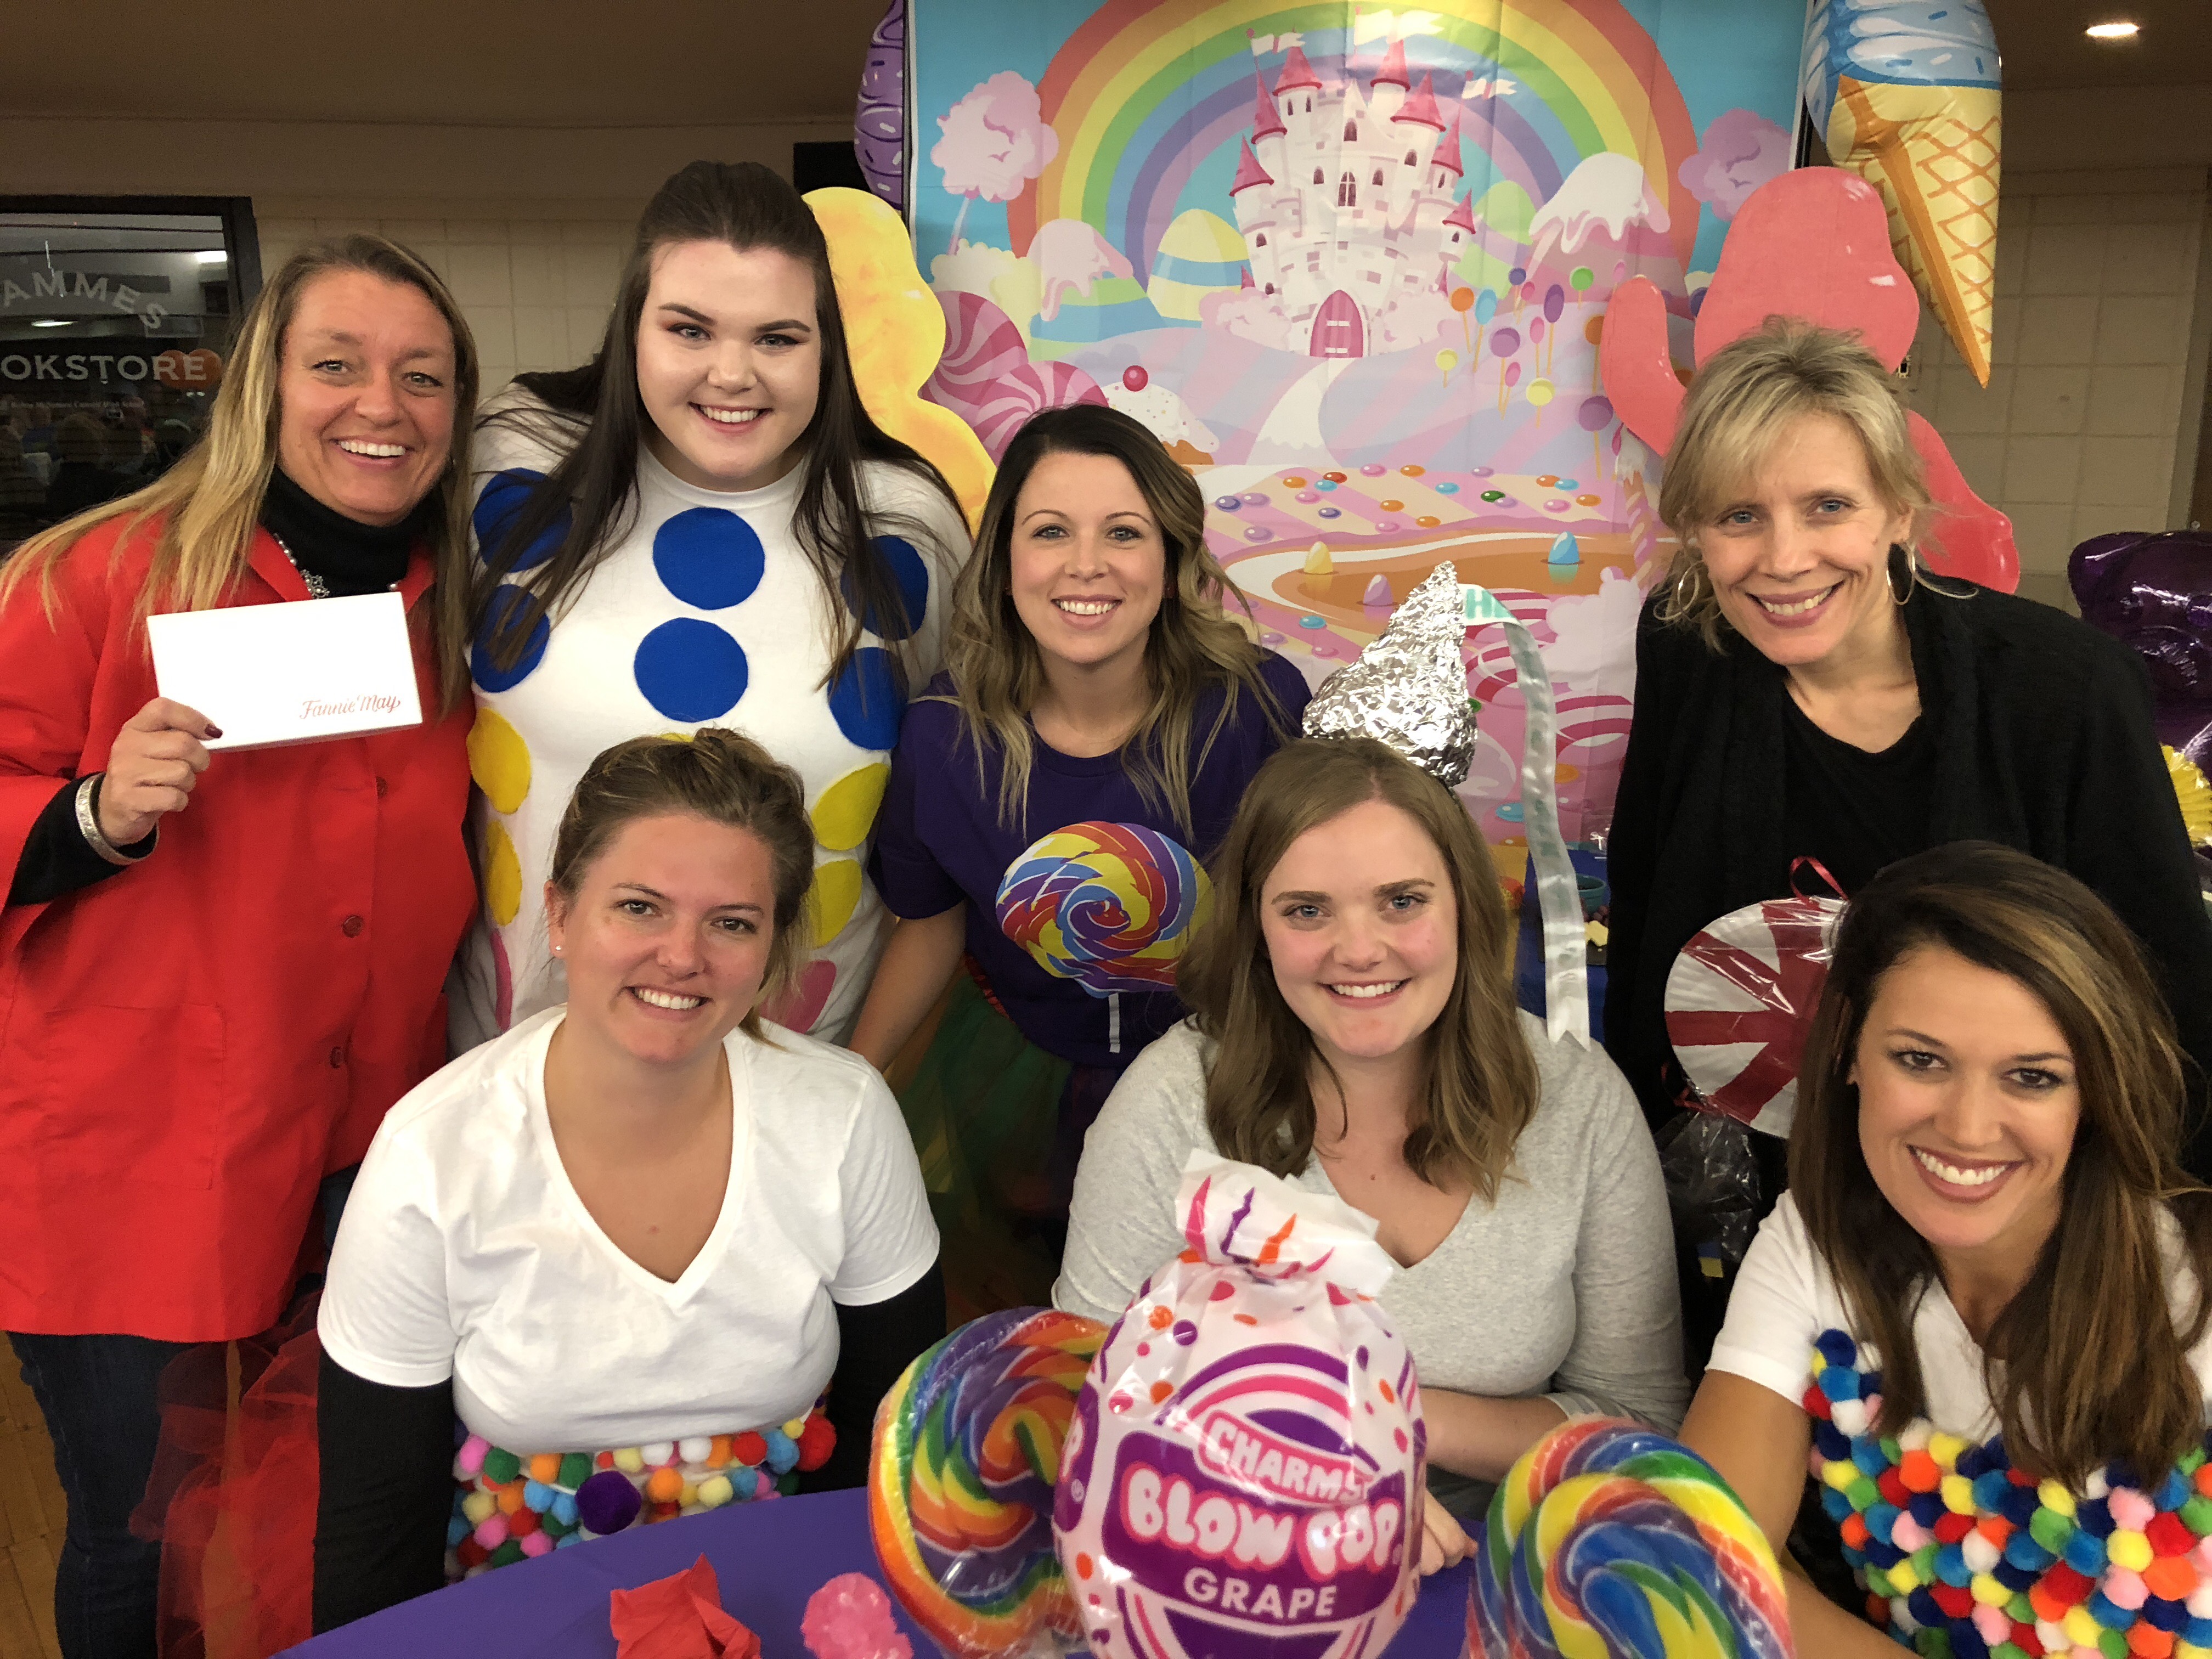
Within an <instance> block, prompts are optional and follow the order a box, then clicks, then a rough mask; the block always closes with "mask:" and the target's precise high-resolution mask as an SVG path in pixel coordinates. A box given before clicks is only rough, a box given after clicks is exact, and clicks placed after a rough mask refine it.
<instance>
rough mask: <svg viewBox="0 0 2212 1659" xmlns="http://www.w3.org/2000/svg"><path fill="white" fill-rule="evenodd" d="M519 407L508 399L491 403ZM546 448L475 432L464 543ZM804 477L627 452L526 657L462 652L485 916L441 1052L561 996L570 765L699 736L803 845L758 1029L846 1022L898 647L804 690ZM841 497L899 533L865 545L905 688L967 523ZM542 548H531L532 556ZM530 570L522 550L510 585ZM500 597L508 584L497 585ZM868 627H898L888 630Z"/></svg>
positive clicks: (521, 487)
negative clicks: (577, 583)
mask: <svg viewBox="0 0 2212 1659" xmlns="http://www.w3.org/2000/svg"><path fill="white" fill-rule="evenodd" d="M535 407H538V404H536V401H535V400H534V399H533V398H531V397H530V395H529V394H528V393H527V392H523V391H521V390H520V388H516V389H513V390H510V391H509V392H505V393H502V394H501V397H500V398H497V399H495V401H494V403H493V404H492V405H491V409H492V410H501V409H524V410H527V409H532V408H535ZM562 453H564V452H563V450H562V447H556V446H550V445H548V444H546V443H544V442H542V441H538V439H537V438H536V437H534V436H533V435H531V434H528V433H525V432H520V431H518V430H517V429H515V428H513V426H511V425H509V424H507V423H506V422H494V423H493V424H491V425H489V426H486V427H484V428H483V429H482V430H481V431H480V432H479V433H478V434H477V438H476V447H475V454H474V460H473V465H474V466H475V469H476V483H477V490H478V495H477V509H476V515H475V516H476V531H477V538H478V539H479V540H480V541H481V540H482V539H483V538H486V537H487V536H489V538H491V539H492V541H493V542H494V543H495V544H497V543H498V542H499V541H500V540H501V538H503V535H504V527H505V526H507V525H510V524H512V523H513V515H514V514H515V513H518V512H519V511H520V507H521V503H522V501H523V500H524V498H525V497H526V495H527V493H528V489H529V486H530V484H531V483H534V482H535V481H536V480H537V479H538V478H540V477H544V475H545V474H547V473H548V472H550V471H551V470H552V469H553V467H554V466H555V465H557V463H558V462H559V460H560V459H561V456H562ZM804 471H805V469H804V468H801V467H794V468H793V470H792V471H790V472H788V473H787V474H785V476H784V477H781V478H780V479H778V480H777V481H776V482H775V483H773V484H770V485H769V487H768V488H767V489H756V490H745V491H739V492H731V493H723V492H720V491H716V490H708V489H696V488H694V487H693V486H692V485H690V484H687V483H684V482H683V481H682V480H681V479H679V478H678V477H676V476H675V475H674V474H673V473H671V472H670V471H668V469H667V468H665V467H664V466H662V465H660V463H659V462H658V461H656V460H655V459H653V456H652V454H651V453H649V452H648V451H647V450H646V449H645V448H644V447H642V446H641V447H640V448H639V451H638V458H637V502H636V513H635V517H634V519H633V520H632V521H631V523H630V526H629V532H628V533H627V534H626V535H625V536H624V537H623V539H622V540H621V541H620V542H619V543H618V544H616V545H615V546H614V547H613V548H611V549H610V550H608V552H607V553H606V556H605V558H603V559H602V560H601V561H600V562H599V564H598V565H597V566H596V567H595V568H593V569H592V572H591V574H590V575H589V577H588V578H586V580H585V582H584V583H583V585H582V586H581V587H580V588H578V589H576V590H574V592H571V594H570V595H569V598H568V601H567V603H566V608H565V609H564V610H562V611H559V612H557V613H556V615H555V617H554V618H553V622H552V625H551V627H550V630H548V631H547V633H546V634H545V635H544V640H543V642H542V644H541V643H538V642H536V641H533V642H532V646H531V647H530V649H529V650H528V651H526V653H524V655H523V656H522V657H521V658H520V659H519V660H518V661H517V662H516V664H515V665H513V667H512V668H509V669H506V670H501V669H500V668H499V667H498V666H497V665H495V664H493V663H491V662H490V661H489V659H488V658H487V656H486V654H485V653H483V652H482V651H481V650H479V651H478V652H477V653H475V654H474V655H473V656H472V657H471V663H470V666H471V678H472V679H473V681H474V685H475V690H476V701H477V711H478V713H477V725H476V729H475V731H474V732H472V733H471V736H470V739H469V759H470V770H471V773H472V775H474V776H475V779H476V781H477V787H478V788H479V789H481V790H482V792H483V798H484V801H485V803H486V804H487V809H488V810H484V811H482V812H481V815H480V822H479V823H478V825H477V834H478V836H479V840H480V846H481V867H482V869H483V872H484V907H483V914H482V915H481V916H480V917H479V919H478V922H477V927H476V928H475V930H474V931H473V932H472V933H471V937H470V939H469V942H468V944H467V945H466V946H465V948H464V950H463V953H462V957H461V963H460V969H459V972H458V973H457V974H456V975H455V976H454V981H455V982H454V985H453V991H454V993H455V994H454V995H453V1000H452V1020H451V1024H452V1040H453V1050H454V1052H455V1053H457V1054H458V1053H460V1052H462V1051H463V1050H465V1049H466V1048H471V1047H472V1046H473V1045H475V1044H477V1043H478V1042H484V1041H486V1040H487V1039H489V1038H490V1037H493V1036H497V1035H498V1034H499V1033H500V1032H501V1031H503V1030H506V1029H507V1027H508V1026H509V1025H511V1024H514V1023H515V1022H516V1021H518V1020H521V1019H526V1018H528V1017H529V1016H530V1015H532V1014H534V1013H536V1012H538V1011H539V1010H541V1009H544V1008H550V1007H554V1006H557V1005H559V1004H561V1003H562V1002H565V1001H566V1000H568V979H567V975H566V974H565V973H564V972H563V971H562V966H561V964H560V963H558V962H557V961H556V960H555V959H554V957H553V956H552V953H551V951H550V949H549V948H548V945H547V940H546V936H545V915H544V903H543V902H542V899H541V895H542V894H543V892H544V887H545V878H546V876H547V875H548V873H549V872H550V870H551V868H552V863H553V841H554V836H555V835H556V832H557V831H558V830H559V829H560V825H561V815H562V811H565V810H566V808H567V806H568V796H569V794H570V793H571V792H572V791H574V788H575V787H576V781H577V780H578V779H579V778H580V777H581V776H582V775H583V774H584V769H585V768H586V766H588V765H590V764H591V763H592V760H593V759H594V758H595V757H597V756H598V755H599V753H600V751H601V750H605V749H608V748H610V747H611V746H612V745H614V744H617V743H622V742H624V741H626V740H628V739H629V738H638V737H647V736H651V735H653V734H655V733H659V732H677V733H690V732H695V731H696V730H697V729H698V728H699V727H700V726H729V727H732V728H734V729H735V730H737V731H739V732H744V734H745V735H746V736H747V737H749V738H752V739H753V740H754V741H755V742H757V743H758V744H760V745H761V746H762V747H763V748H764V749H766V750H768V751H769V754H771V755H773V756H775V758H776V759H777V760H779V761H781V762H782V763H784V764H785V765H787V766H788V767H791V768H792V769H793V770H795V771H796V772H797V773H798V774H799V781H800V782H801V783H802V784H803V785H804V786H805V790H806V810H807V814H808V816H809V817H810V818H811V820H812V821H813V824H814V832H815V840H816V842H817V846H816V849H815V855H814V856H815V880H814V892H813V899H814V907H813V911H812V916H813V928H814V936H813V938H812V939H811V941H810V945H811V948H812V959H811V961H809V962H808V963H807V964H806V966H805V969H803V970H802V972H801V974H800V977H799V987H798V989H797V991H796V993H795V994H794V995H793V999H792V1000H790V1001H789V1002H787V1003H786V1004H784V1005H782V1006H779V1007H778V1008H776V1009H775V1010H774V1011H773V1012H774V1015H775V1018H777V1019H778V1020H779V1021H781V1023H782V1024H787V1025H790V1026H793V1027H797V1028H799V1029H801V1030H810V1031H812V1032H814V1033H816V1034H817V1035H818V1036H824V1037H827V1038H829V1040H831V1041H833V1042H835V1041H838V1040H840V1039H842V1037H843V1036H844V1035H845V1033H846V1032H847V1030H848V1029H849V1027H850V1025H851V1023H852V1021H853V1019H854V1018H855V1017H856V1016H857V1015H858V1013H859V1012H860V1001H861V999H862V998H863V997H864V996H865V995H866V993H867V988H868V981H869V979H870V978H871V977H872V975H873V974H874V972H875V965H876V958H877V957H878V955H879V954H880V953H881V951H882V948H883V933H884V928H883V925H882V924H883V921H884V916H883V906H882V903H881V902H880V901H879V900H878V898H877V896H876V891H875V889H874V887H873V886H872V884H870V882H869V881H868V878H867V873H866V872H867V861H868V842H869V836H870V832H871V830H872V828H873V825H874V823H875V816H876V809H877V807H878V805H879V804H880V803H881V801H882V800H883V795H884V784H885V783H886V782H887V781H889V779H890V751H891V750H892V748H893V747H894V746H895V745H896V743H897V740H898V727H899V720H900V717H901V714H902V711H903V704H902V702H900V700H899V698H898V696H897V694H896V690H895V689H894V688H895V686H896V681H895V680H894V678H892V677H891V675H890V672H889V668H890V652H891V651H893V650H895V649H896V648H897V647H898V644H899V642H898V641H897V640H896V638H895V637H890V638H887V637H886V634H885V633H884V632H879V631H875V630H871V631H870V632H868V633H866V634H864V635H863V636H862V640H861V646H862V649H861V651H860V655H859V656H858V657H857V658H856V659H855V664H854V667H853V668H852V669H848V671H847V673H846V676H845V677H844V678H841V680H840V681H838V682H837V683H836V684H831V685H829V686H827V687H825V686H824V685H823V680H824V679H825V678H827V676H828V674H829V663H830V652H829V645H830V641H831V637H832V635H831V627H832V623H833V620H834V619H833V618H832V617H831V615H830V607H829V599H828V596H827V594H826V593H825V592H823V586H822V579H821V578H820V577H819V576H817V574H815V572H814V567H813V565H812V563H811V562H810V561H809V560H808V558H807V556H806V555H805V552H804V550H802V549H801V548H800V547H799V543H798V540H797V538H795V537H794V535H793V532H792V514H793V511H794V510H795V509H796V507H797V505H798V501H799V487H800V485H801V483H803V482H804ZM503 473H504V474H509V475H519V476H510V477H505V478H501V477H500V475H501V474H503ZM860 485H861V493H862V505H863V507H864V508H865V509H866V511H867V512H868V513H869V514H870V515H871V519H872V522H874V521H876V520H877V519H878V515H888V516H890V517H892V518H895V519H896V520H897V522H896V524H894V523H882V524H881V526H880V528H878V530H877V532H876V533H877V539H878V545H879V546H881V547H883V548H884V552H885V556H886V557H887V558H888V559H889V560H890V563H891V565H892V568H893V570H894V573H895V574H896V575H897V577H898V579H899V581H900V584H901V589H902V594H903V596H904V597H905V599H906V601H907V610H908V614H909V616H918V617H919V619H920V626H919V627H918V628H917V629H915V632H914V635H913V638H912V640H911V641H908V643H907V644H906V646H905V647H904V648H905V651H906V654H907V657H908V664H909V668H908V676H907V680H906V687H907V691H908V695H913V694H916V693H919V692H920V691H921V688H922V687H924V686H926V685H927V684H929V681H930V678H931V677H932V676H933V675H934V674H936V673H937V671H939V668H941V667H942V666H943V654H944V630H945V615H946V613H947V611H948V610H949V606H950V599H951V584H952V580H953V578H954V576H955V575H956V574H957V572H958V570H959V568H960V566H961V564H962V562H963V561H965V559H966V558H967V556H968V550H969V542H968V528H967V526H966V525H965V524H964V523H963V521H962V520H961V517H960V514H959V513H958V512H957V510H956V509H955V508H954V507H953V506H952V505H951V502H949V501H946V500H945V498H944V497H943V496H942V495H939V493H938V492H937V491H936V490H935V489H932V488H931V487H930V486H929V485H928V484H927V483H924V482H923V481H922V480H921V479H919V478H917V477H915V476H914V475H913V474H912V473H910V472H908V471H905V470H904V469H902V468H900V467H895V466H889V465H882V464H879V463H875V462H870V463H867V464H866V465H864V466H863V467H862V469H861V475H860ZM916 525H919V526H921V529H919V530H917V529H916V528H915V526H916ZM925 532H926V533H925ZM556 546H557V541H556V542H554V543H551V544H544V554H545V556H549V557H550V555H551V553H552V551H553V550H554V547H556ZM532 551H533V552H535V551H536V550H532ZM536 562H538V561H534V560H532V558H531V556H529V555H526V556H525V561H524V564H523V566H522V568H521V570H520V572H519V573H518V574H522V575H525V576H526V574H527V572H528V571H529V570H530V569H532V568H535V565H536ZM507 586H519V584H518V583H517V582H516V581H515V580H514V579H513V578H510V579H509V581H508V583H507ZM885 626H886V629H887V630H888V632H889V634H890V635H896V633H897V632H898V625H897V624H896V623H889V622H887V623H886V624H885ZM864 691H865V693H866V696H863V695H862V693H863V692H864Z"/></svg>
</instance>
